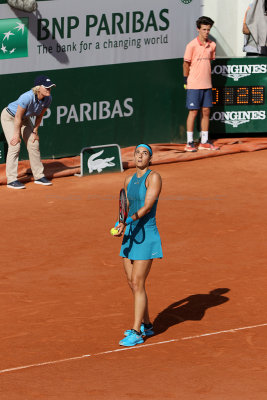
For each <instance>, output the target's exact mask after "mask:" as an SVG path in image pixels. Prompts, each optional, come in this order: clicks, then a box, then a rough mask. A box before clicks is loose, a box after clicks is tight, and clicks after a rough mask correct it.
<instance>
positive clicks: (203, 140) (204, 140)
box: [200, 131, 209, 143]
mask: <svg viewBox="0 0 267 400" xmlns="http://www.w3.org/2000/svg"><path fill="white" fill-rule="evenodd" d="M200 136H201V143H207V141H208V140H209V132H208V131H201V133H200Z"/></svg>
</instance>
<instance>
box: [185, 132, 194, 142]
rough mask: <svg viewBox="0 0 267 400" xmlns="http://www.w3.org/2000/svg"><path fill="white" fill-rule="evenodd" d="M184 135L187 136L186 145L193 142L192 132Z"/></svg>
mask: <svg viewBox="0 0 267 400" xmlns="http://www.w3.org/2000/svg"><path fill="white" fill-rule="evenodd" d="M186 134H187V143H191V142H193V141H194V140H193V132H188V131H187V132H186Z"/></svg>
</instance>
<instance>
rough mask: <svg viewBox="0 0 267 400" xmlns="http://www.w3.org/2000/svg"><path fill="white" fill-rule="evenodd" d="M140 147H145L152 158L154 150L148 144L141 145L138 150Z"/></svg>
mask: <svg viewBox="0 0 267 400" xmlns="http://www.w3.org/2000/svg"><path fill="white" fill-rule="evenodd" d="M138 147H145V148H146V149H147V150H148V151H149V154H150V155H151V156H152V149H151V148H150V147H149V146H148V145H147V144H144V143H141V144H139V145H138V146H136V149H138Z"/></svg>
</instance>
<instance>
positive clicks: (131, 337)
mask: <svg viewBox="0 0 267 400" xmlns="http://www.w3.org/2000/svg"><path fill="white" fill-rule="evenodd" d="M141 343H144V339H143V338H142V334H138V333H137V332H136V331H135V330H134V329H131V330H130V332H129V333H128V335H127V336H125V338H123V339H122V340H121V341H120V343H119V344H120V346H125V347H130V346H135V345H136V344H141Z"/></svg>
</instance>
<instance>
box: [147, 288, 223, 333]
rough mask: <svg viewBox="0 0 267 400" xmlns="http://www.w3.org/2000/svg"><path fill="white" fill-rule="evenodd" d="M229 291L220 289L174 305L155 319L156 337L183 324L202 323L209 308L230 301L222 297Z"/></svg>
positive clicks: (195, 295)
mask: <svg viewBox="0 0 267 400" xmlns="http://www.w3.org/2000/svg"><path fill="white" fill-rule="evenodd" d="M229 290H230V289H228V288H218V289H214V290H212V291H210V292H209V293H207V294H194V295H191V296H188V297H186V298H185V299H182V300H179V301H176V302H175V303H172V304H171V305H169V306H168V307H167V308H165V309H164V310H163V311H161V312H160V313H159V314H158V315H157V317H156V318H155V320H154V322H153V326H154V332H155V336H156V335H159V334H160V333H162V332H165V331H166V330H167V329H169V328H170V327H171V326H174V325H177V324H180V323H182V322H185V321H200V320H201V319H202V318H203V317H204V315H205V312H206V310H207V309H208V308H211V307H217V306H219V305H221V304H223V303H225V302H226V301H228V300H229V298H228V297H226V296H222V294H224V293H227V292H229Z"/></svg>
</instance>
